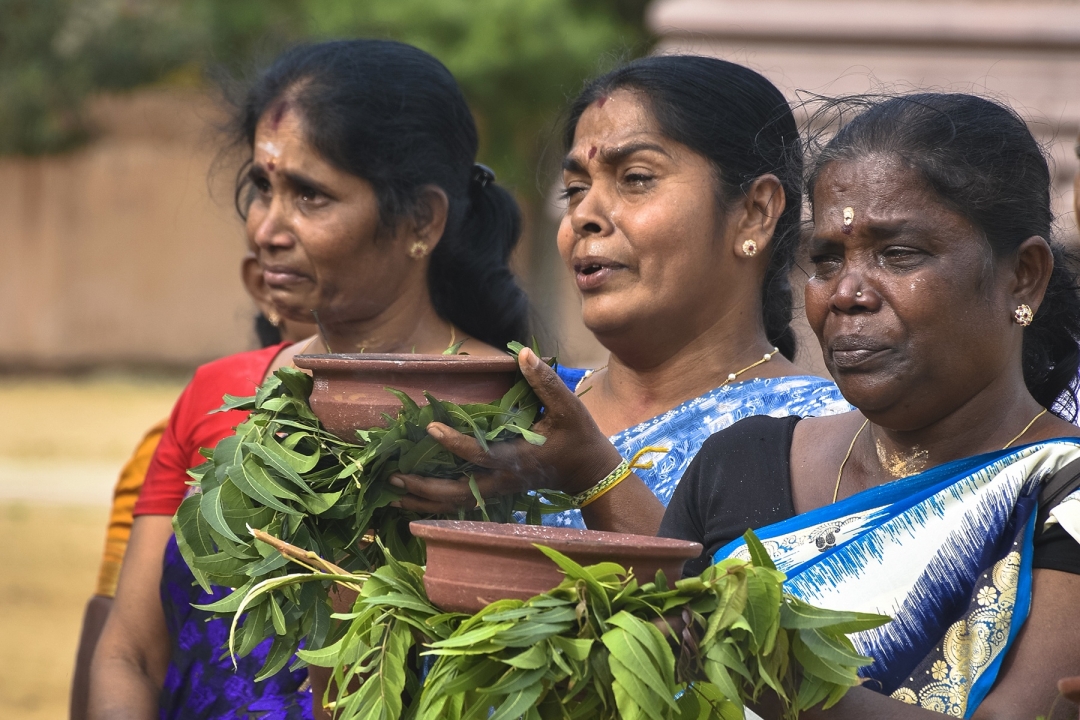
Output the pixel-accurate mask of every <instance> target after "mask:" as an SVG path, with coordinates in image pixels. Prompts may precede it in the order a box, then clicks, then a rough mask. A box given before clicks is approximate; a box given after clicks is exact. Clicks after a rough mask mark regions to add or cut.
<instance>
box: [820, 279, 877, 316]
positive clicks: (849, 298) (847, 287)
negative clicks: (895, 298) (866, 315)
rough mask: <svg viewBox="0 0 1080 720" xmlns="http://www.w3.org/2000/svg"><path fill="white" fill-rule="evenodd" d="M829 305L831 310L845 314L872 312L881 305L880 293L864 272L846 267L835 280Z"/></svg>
mask: <svg viewBox="0 0 1080 720" xmlns="http://www.w3.org/2000/svg"><path fill="white" fill-rule="evenodd" d="M829 305H830V307H831V308H832V309H833V311H835V312H839V313H844V314H846V315H851V314H855V313H860V312H874V311H876V310H877V309H879V308H880V307H881V295H880V294H879V293H878V291H877V290H876V289H875V288H874V286H873V284H872V283H870V282H869V279H868V277H867V276H866V274H865V273H863V272H861V271H859V270H856V269H846V270H844V272H843V273H842V274H841V275H840V277H839V278H838V280H837V283H836V286H835V288H834V289H833V293H832V296H831V297H830V298H829Z"/></svg>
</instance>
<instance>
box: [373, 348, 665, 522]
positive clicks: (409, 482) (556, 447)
mask: <svg viewBox="0 0 1080 720" xmlns="http://www.w3.org/2000/svg"><path fill="white" fill-rule="evenodd" d="M518 365H519V367H520V368H521V372H522V374H524V376H525V379H526V380H528V382H529V384H530V385H531V386H532V388H533V390H534V391H535V392H536V395H537V396H538V397H539V398H540V402H541V403H542V404H543V406H544V413H543V416H542V417H541V419H540V420H539V421H538V422H537V423H536V424H535V425H533V427H532V430H533V432H536V433H539V434H541V435H543V436H544V437H545V438H546V439H547V441H546V442H545V443H544V444H543V445H533V444H532V443H529V442H527V441H525V440H523V439H522V440H512V441H508V442H499V443H492V444H491V445H490V446H489V447H488V449H487V450H485V449H484V448H483V447H482V446H481V445H480V443H478V442H477V441H476V439H475V438H473V437H470V436H468V435H463V434H462V433H459V432H457V431H455V430H453V429H451V428H449V427H447V426H446V425H443V424H442V423H431V424H430V425H428V433H429V434H430V435H431V436H432V437H433V438H435V439H436V440H437V441H438V442H439V443H440V444H441V445H442V446H443V447H445V448H446V449H447V450H449V451H450V452H452V453H454V454H455V455H457V456H458V457H461V458H464V459H465V460H468V461H470V462H472V463H474V464H476V465H478V466H479V467H481V468H486V469H487V470H486V471H480V472H476V473H475V478H476V485H477V487H478V489H479V491H480V494H481V496H482V497H485V498H488V497H496V496H499V495H507V494H510V493H514V492H522V491H528V490H558V491H561V492H564V493H567V494H570V495H574V494H577V493H580V492H583V491H585V490H588V489H589V488H591V487H593V486H594V485H596V484H597V483H598V482H600V481H601V480H602V479H604V477H606V476H607V474H608V473H610V472H611V471H612V470H614V469H615V468H616V467H617V466H618V465H619V463H620V462H621V461H622V458H621V457H620V455H619V451H618V450H617V449H616V448H615V446H614V445H612V444H611V442H610V441H609V440H608V439H607V437H605V436H604V434H603V433H602V432H601V431H600V428H599V427H597V425H596V422H595V421H594V420H593V419H592V416H591V415H589V411H588V410H587V409H586V408H585V406H584V405H583V404H582V402H581V401H580V400H579V399H578V398H577V397H576V396H575V395H574V393H573V392H571V391H570V389H569V388H567V387H566V385H565V384H564V383H563V381H562V380H561V379H560V378H559V376H558V375H557V374H556V373H555V371H554V370H552V369H551V368H550V367H548V366H547V365H546V364H544V363H543V362H542V361H541V360H540V358H539V357H537V356H536V354H535V353H533V352H532V351H531V350H529V349H527V348H526V349H524V350H522V351H521V353H520V354H519V355H518ZM390 481H391V483H393V484H394V485H396V486H398V487H401V488H404V489H405V490H406V491H407V492H408V494H407V495H405V496H404V497H402V498H401V501H400V502H401V506H402V507H404V508H406V509H408V510H414V511H416V512H422V513H454V512H457V511H458V509H459V508H472V507H474V506H475V504H476V501H475V499H474V498H473V494H472V491H471V490H470V488H469V484H468V478H460V479H457V480H447V479H439V478H424V477H419V476H416V475H395V476H394V477H392V478H391V480H390ZM584 514H585V520H586V523H588V525H589V527H590V528H594V529H601V530H617V531H622V532H635V533H638V534H647V535H654V534H655V533H656V530H657V528H659V525H660V518H661V516H662V515H663V506H662V505H660V502H659V501H658V500H657V499H656V497H655V496H654V495H653V494H652V492H651V491H650V490H649V489H648V488H647V487H646V486H645V484H644V483H642V482H641V481H640V480H639V479H637V478H636V477H635V476H630V477H628V478H627V479H626V480H623V481H622V482H621V483H620V484H619V485H618V486H617V487H616V488H615V489H614V490H612V491H611V492H609V493H606V494H605V495H604V496H603V497H601V498H599V499H598V500H597V501H596V502H594V503H592V504H590V505H589V506H588V508H586V510H585V511H584Z"/></svg>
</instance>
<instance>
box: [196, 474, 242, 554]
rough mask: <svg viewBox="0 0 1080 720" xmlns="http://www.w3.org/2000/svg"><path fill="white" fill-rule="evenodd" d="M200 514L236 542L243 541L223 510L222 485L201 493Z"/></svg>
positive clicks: (213, 526)
mask: <svg viewBox="0 0 1080 720" xmlns="http://www.w3.org/2000/svg"><path fill="white" fill-rule="evenodd" d="M199 514H200V515H202V517H203V518H205V519H206V522H207V523H208V524H209V525H210V527H212V528H214V529H215V530H217V531H218V532H219V533H221V534H222V535H223V536H225V537H226V538H228V539H229V540H232V541H233V542H236V543H243V540H241V539H240V538H239V537H237V536H236V533H234V532H233V531H232V529H231V528H230V527H229V526H228V524H227V523H226V522H225V516H224V515H223V514H222V511H221V487H220V486H218V487H216V488H214V489H213V490H211V491H210V492H205V493H201V495H200V499H199Z"/></svg>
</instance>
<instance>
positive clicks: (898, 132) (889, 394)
mask: <svg viewBox="0 0 1080 720" xmlns="http://www.w3.org/2000/svg"><path fill="white" fill-rule="evenodd" d="M1050 187H1051V184H1050V173H1049V171H1048V168H1047V162H1046V159H1045V158H1044V156H1043V154H1042V152H1041V151H1040V148H1039V146H1038V144H1037V143H1036V141H1035V139H1034V138H1033V137H1032V136H1031V133H1030V132H1029V131H1028V129H1027V127H1026V125H1025V124H1024V122H1023V121H1022V120H1021V119H1020V118H1019V117H1017V116H1016V115H1015V114H1014V113H1013V112H1012V111H1010V110H1009V109H1007V108H1005V107H1002V106H1001V105H998V104H996V103H994V102H991V101H988V100H983V99H980V98H977V97H973V96H970V95H944V94H921V95H911V96H903V97H898V98H892V99H885V100H871V101H867V103H866V104H865V109H864V110H863V112H862V113H861V114H860V115H858V116H857V117H856V118H855V119H854V120H852V121H851V122H850V123H848V124H847V125H846V126H845V127H843V129H842V130H841V131H840V132H839V133H838V134H837V135H836V136H835V137H834V138H833V139H832V140H831V141H830V142H829V143H828V145H827V146H826V147H825V148H824V149H823V151H822V152H821V153H820V154H819V155H818V157H817V159H816V161H815V163H814V165H813V167H812V171H811V173H810V184H809V195H810V198H811V201H812V202H811V205H812V209H813V232H812V235H811V236H810V237H809V238H808V240H807V245H808V248H807V250H808V255H809V258H810V262H811V264H812V267H813V274H812V275H811V277H810V279H809V281H808V282H807V285H806V314H807V318H808V320H809V321H810V326H811V327H812V328H813V330H814V332H815V333H816V334H817V336H818V338H819V340H820V342H821V347H822V350H823V351H824V354H825V361H826V364H827V365H828V367H829V369H830V371H831V372H832V373H833V377H835V378H836V382H837V384H838V385H839V387H840V389H841V390H842V391H843V393H844V397H846V398H847V399H848V400H849V401H850V402H851V403H852V404H853V405H854V406H855V407H856V411H855V412H851V413H847V414H844V415H837V416H834V417H828V418H810V419H806V420H802V421H800V420H799V419H798V418H783V419H780V418H751V419H748V420H745V421H743V422H741V423H738V424H736V425H734V426H732V427H731V428H729V429H727V430H725V431H723V432H721V433H718V434H717V435H714V436H713V437H712V438H710V439H709V440H708V441H707V442H706V443H705V445H704V446H703V447H702V449H701V452H700V453H699V454H698V457H697V458H696V459H695V461H694V463H693V464H692V465H691V467H690V469H689V470H688V471H687V474H686V476H685V477H684V479H683V482H682V484H681V485H680V486H679V488H678V490H677V491H676V492H675V496H674V497H673V498H672V501H671V504H670V506H669V507H668V510H667V514H666V515H665V517H664V521H663V525H662V528H661V534H663V535H667V536H670V537H679V538H686V539H693V540H698V541H700V542H701V543H702V544H703V545H704V546H705V548H706V551H705V554H704V555H703V556H702V558H701V560H700V561H699V562H698V563H696V564H695V563H693V562H691V563H690V564H688V567H687V571H688V572H695V571H698V570H700V569H701V568H702V567H703V566H704V565H705V564H706V563H708V562H712V561H714V560H720V559H723V558H726V557H730V556H745V555H746V550H745V545H744V544H743V543H742V541H741V540H739V539H738V538H739V536H740V535H741V534H742V533H743V532H744V531H745V530H746V528H747V527H753V528H755V532H756V533H757V534H758V536H759V537H760V538H761V539H762V541H763V542H764V544H765V547H766V548H767V549H768V551H769V554H770V555H771V556H772V558H773V560H774V561H775V562H776V564H777V566H778V568H779V569H780V570H781V571H783V572H784V573H786V574H787V578H788V579H787V582H786V584H785V587H786V589H787V591H788V592H791V593H793V594H795V595H797V596H799V597H802V598H803V599H804V600H806V601H808V602H810V603H812V604H814V605H818V606H821V607H828V608H832V609H837V610H841V609H843V610H858V611H868V612H877V613H882V614H886V615H889V616H891V617H892V618H893V621H892V622H891V623H889V624H888V625H885V626H884V627H882V628H879V629H876V630H871V631H867V632H862V633H857V634H855V635H853V636H852V640H853V641H854V643H855V646H856V648H857V649H858V650H859V651H860V652H861V654H863V655H867V656H870V657H872V658H874V662H873V664H871V665H869V666H867V667H865V668H863V671H862V675H863V677H864V678H865V679H866V682H865V684H864V685H863V686H862V687H859V688H854V689H852V690H851V692H850V693H849V694H848V695H847V696H846V697H845V698H844V699H843V700H842V701H841V702H840V703H839V704H838V705H836V706H835V707H834V708H832V709H830V710H828V711H820V710H817V711H812V712H808V713H806V717H813V718H816V717H822V718H837V719H842V718H870V717H873V718H897V719H898V720H900V719H903V718H912V719H915V718H927V719H930V718H934V717H938V715H936V714H935V711H936V713H944V714H946V715H950V716H954V717H971V718H979V719H980V720H989V719H990V718H1034V717H1036V716H1038V715H1044V714H1046V713H1047V711H1049V710H1050V708H1051V706H1053V705H1054V700H1055V697H1056V696H1057V694H1058V689H1057V688H1056V687H1055V683H1056V682H1057V680H1058V678H1061V677H1063V676H1066V675H1070V674H1074V673H1075V672H1076V670H1077V668H1080V625H1078V624H1077V623H1076V622H1075V621H1074V620H1073V618H1074V617H1075V615H1076V602H1077V598H1078V597H1080V544H1078V542H1077V540H1078V538H1080V490H1077V487H1078V484H1080V437H1077V434H1078V433H1077V429H1076V427H1074V426H1073V425H1072V424H1070V422H1069V420H1072V419H1074V418H1075V415H1076V409H1077V408H1076V380H1075V378H1076V374H1077V366H1078V363H1080V343H1078V341H1080V294H1078V290H1077V287H1076V281H1075V277H1074V275H1073V274H1072V272H1070V270H1069V269H1068V268H1067V266H1066V264H1065V262H1064V258H1063V255H1062V253H1061V251H1060V250H1059V249H1058V248H1057V247H1055V246H1054V245H1053V244H1052V243H1051V242H1050V234H1051V223H1052V216H1051V211H1050ZM748 448H752V449H753V452H749V453H748V452H746V450H747V449H748ZM749 488H757V490H756V492H748V489H749ZM766 498H768V499H767V500H766ZM1067 705H1068V704H1067V703H1064V702H1059V703H1058V704H1057V707H1056V709H1055V712H1054V717H1075V716H1076V707H1075V706H1071V707H1066V706H1067ZM766 715H767V716H768V715H771V714H766Z"/></svg>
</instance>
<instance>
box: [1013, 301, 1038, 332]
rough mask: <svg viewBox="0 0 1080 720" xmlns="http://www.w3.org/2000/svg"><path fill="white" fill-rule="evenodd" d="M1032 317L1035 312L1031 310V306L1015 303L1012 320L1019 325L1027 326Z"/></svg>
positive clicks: (1033, 317)
mask: <svg viewBox="0 0 1080 720" xmlns="http://www.w3.org/2000/svg"><path fill="white" fill-rule="evenodd" d="M1034 319H1035V313H1033V312H1031V308H1030V307H1029V306H1028V305H1027V304H1025V303H1021V304H1019V305H1017V306H1016V309H1015V310H1013V320H1015V321H1016V324H1017V325H1019V326H1020V327H1027V326H1028V325H1030V324H1031V321H1032V320H1034Z"/></svg>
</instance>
